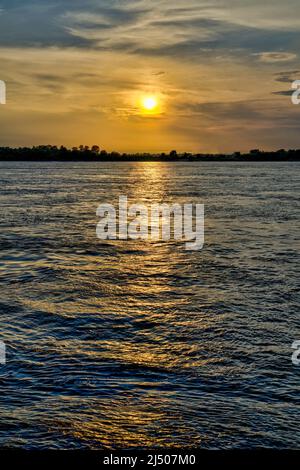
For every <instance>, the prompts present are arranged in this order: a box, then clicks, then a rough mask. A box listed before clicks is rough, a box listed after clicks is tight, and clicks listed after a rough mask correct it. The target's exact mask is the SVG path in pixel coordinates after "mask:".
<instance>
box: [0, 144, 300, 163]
mask: <svg viewBox="0 0 300 470" xmlns="http://www.w3.org/2000/svg"><path fill="white" fill-rule="evenodd" d="M0 161H2V162H3V161H6V162H10V161H39V162H40V161H45V162H50V161H54V162H60V161H61V162H181V161H185V162H186V161H191V162H201V161H209V162H226V161H228V162H251V161H256V162H259V161H262V162H268V161H271V162H285V161H300V149H291V150H284V149H281V150H278V151H274V152H265V151H261V150H258V149H254V150H251V151H249V152H248V153H240V152H234V153H232V154H221V153H220V154H206V153H196V154H193V153H187V152H185V153H177V152H176V150H172V151H171V152H170V153H160V154H151V153H135V154H130V153H118V152H107V151H105V150H100V148H99V147H98V146H96V145H95V146H93V147H92V148H89V147H87V146H86V147H84V146H80V147H79V148H77V147H73V148H72V149H68V148H66V147H63V146H61V147H56V146H52V145H41V146H38V147H32V148H27V147H20V148H11V147H0Z"/></svg>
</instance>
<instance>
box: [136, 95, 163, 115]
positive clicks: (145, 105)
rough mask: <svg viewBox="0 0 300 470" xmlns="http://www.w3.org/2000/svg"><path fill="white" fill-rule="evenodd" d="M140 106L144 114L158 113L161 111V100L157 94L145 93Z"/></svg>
mask: <svg viewBox="0 0 300 470" xmlns="http://www.w3.org/2000/svg"><path fill="white" fill-rule="evenodd" d="M140 107H141V110H142V113H143V114H158V113H159V112H160V102H159V98H158V97H157V96H156V95H144V96H142V98H141V100H140Z"/></svg>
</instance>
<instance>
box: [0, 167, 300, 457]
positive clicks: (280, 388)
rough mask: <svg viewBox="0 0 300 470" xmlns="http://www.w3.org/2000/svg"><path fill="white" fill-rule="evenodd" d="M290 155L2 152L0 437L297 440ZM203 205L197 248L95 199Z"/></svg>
mask: <svg viewBox="0 0 300 470" xmlns="http://www.w3.org/2000/svg"><path fill="white" fill-rule="evenodd" d="M298 174H299V165H298V164H297V163H286V164H281V163H280V164H274V163H260V164H258V163H255V164H248V163H247V164H246V163H245V164H240V163H227V164H223V163H218V164H210V163H204V164H199V163H178V164H174V163H170V164H168V163H136V164H131V163H125V164H120V163H112V164H109V163H102V164H92V163H86V164H84V163H78V164H74V163H61V164H58V163H53V164H51V163H43V164H42V163H0V188H1V196H0V202H1V219H0V224H1V239H0V240H1V241H0V248H1V259H0V281H1V294H0V311H1V315H0V340H2V341H5V342H6V344H7V363H6V365H0V447H1V446H6V447H21V448H26V449H37V448H38V449H44V448H64V449H67V448H68V449H69V448H99V449H101V448H104V447H105V448H110V447H126V448H127V447H131V446H137V447H147V446H164V447H171V446H197V447H201V448H217V449H224V448H253V447H258V446H264V447H273V448H300V428H299V420H300V397H299V389H300V388H299V385H300V367H296V366H294V365H293V364H292V361H291V355H292V349H291V345H292V343H293V341H295V340H297V339H298V340H300V328H299V325H300V320H299V310H298V305H299V297H297V288H298V283H297V280H298V279H297V274H298V273H297V268H298V266H299V264H298V263H299V259H297V255H298V251H299V243H298V246H297V242H299V228H300V227H299V205H297V196H298V195H299V177H298ZM119 195H127V196H128V197H129V199H130V200H131V201H133V202H144V203H146V204H151V203H152V202H179V203H186V202H194V203H205V206H206V240H205V247H204V249H203V250H202V251H193V252H187V251H185V249H184V245H183V244H182V243H179V242H174V241H170V242H145V241H144V242H134V241H109V242H104V241H100V240H98V239H97V238H96V234H95V229H96V224H97V222H98V218H97V217H96V209H97V206H98V205H99V204H100V203H102V202H112V203H116V204H117V202H118V197H119Z"/></svg>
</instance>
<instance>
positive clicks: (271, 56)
mask: <svg viewBox="0 0 300 470" xmlns="http://www.w3.org/2000/svg"><path fill="white" fill-rule="evenodd" d="M254 55H256V56H257V57H258V59H259V60H260V62H264V63H266V64H269V63H277V62H291V61H292V60H295V59H297V54H294V53H292V52H261V53H259V54H254Z"/></svg>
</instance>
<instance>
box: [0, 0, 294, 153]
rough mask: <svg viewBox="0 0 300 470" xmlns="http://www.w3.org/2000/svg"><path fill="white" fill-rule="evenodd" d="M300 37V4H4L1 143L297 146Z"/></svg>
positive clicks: (37, 0)
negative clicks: (148, 100)
mask: <svg viewBox="0 0 300 470" xmlns="http://www.w3.org/2000/svg"><path fill="white" fill-rule="evenodd" d="M299 33H300V2H299V0H286V1H285V2H283V1H282V0H265V1H264V2H263V3H262V2H261V0H184V1H183V0H177V1H176V2H172V1H170V0H119V1H117V0H84V1H83V0H81V1H79V0H61V1H59V0H57V1H55V0H53V1H50V0H0V61H1V66H0V80H4V81H5V82H6V86H7V104H6V105H1V106H0V146H6V145H9V146H32V145H42V144H52V145H66V146H68V147H73V146H78V145H80V144H83V145H94V144H97V145H99V146H100V148H101V149H106V150H109V151H112V150H116V151H119V152H169V151H170V150H172V149H176V150H177V151H179V152H183V151H187V152H212V153H213V152H233V151H246V150H249V149H252V148H261V149H265V150H274V149H278V148H300V132H299V119H300V106H295V105H293V104H292V103H291V99H290V89H291V84H292V82H293V81H294V80H297V79H298V80H299V79H300V62H299V54H300V41H299ZM147 96H154V97H155V99H156V100H157V102H158V106H157V108H156V109H155V110H154V112H150V113H148V112H145V110H143V109H142V106H141V100H143V98H144V97H147Z"/></svg>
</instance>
